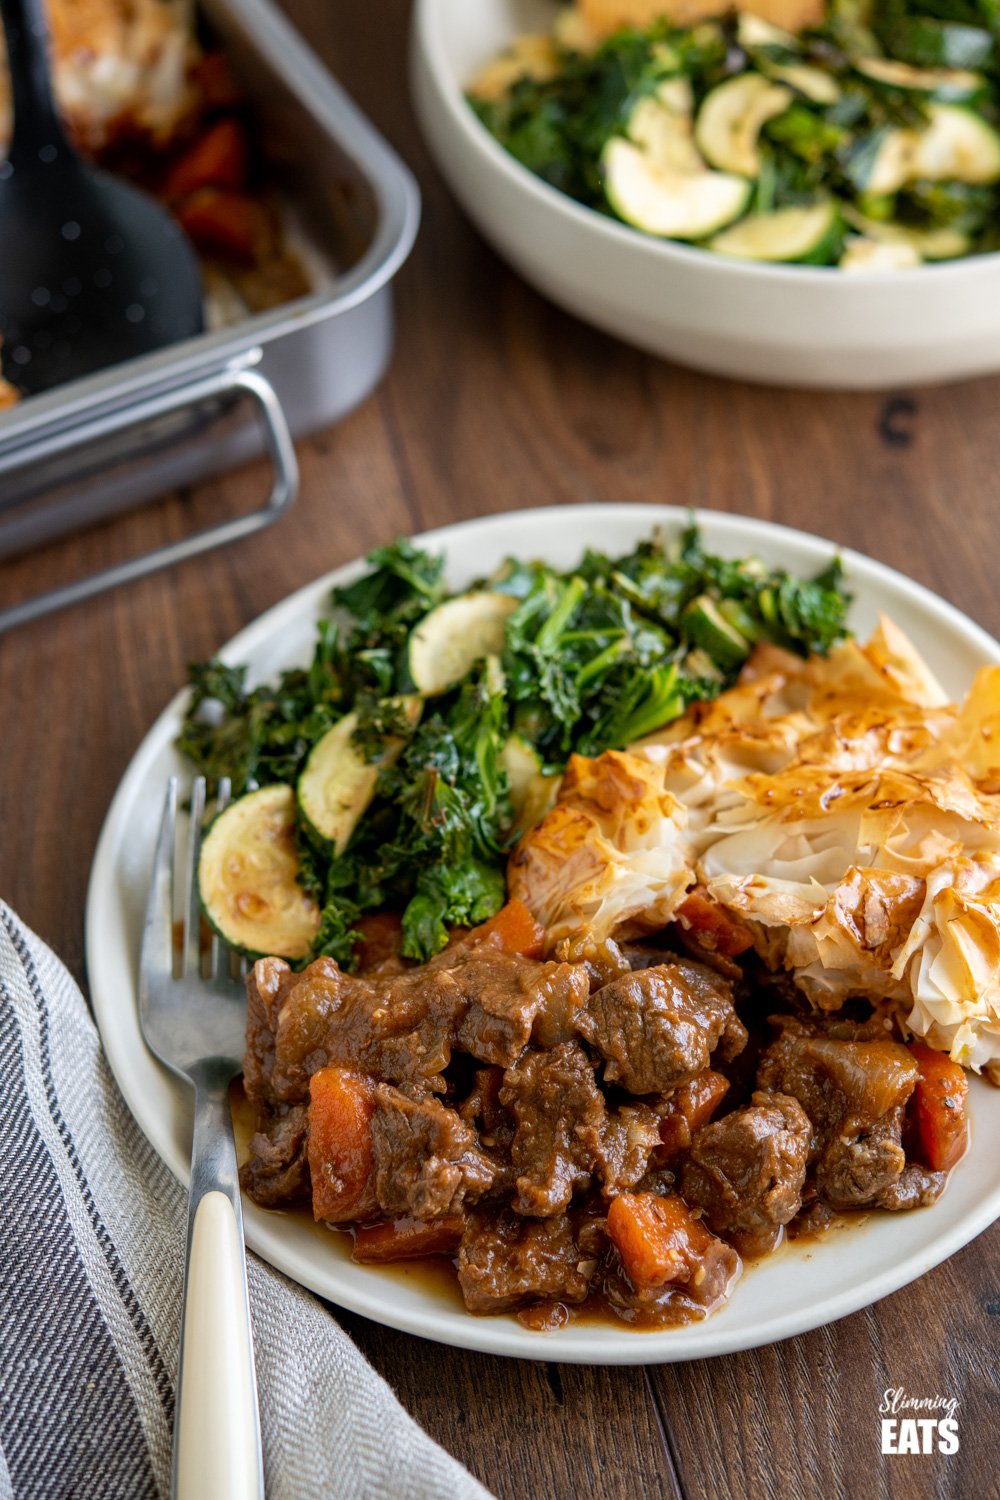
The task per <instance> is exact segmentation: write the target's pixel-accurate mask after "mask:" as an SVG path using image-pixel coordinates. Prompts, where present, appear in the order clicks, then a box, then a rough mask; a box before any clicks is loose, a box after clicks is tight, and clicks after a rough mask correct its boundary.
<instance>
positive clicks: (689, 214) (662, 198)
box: [602, 136, 752, 240]
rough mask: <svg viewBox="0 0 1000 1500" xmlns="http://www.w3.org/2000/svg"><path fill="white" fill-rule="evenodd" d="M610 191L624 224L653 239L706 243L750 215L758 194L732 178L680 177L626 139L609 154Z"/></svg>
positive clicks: (616, 141) (705, 173) (611, 145)
mask: <svg viewBox="0 0 1000 1500" xmlns="http://www.w3.org/2000/svg"><path fill="white" fill-rule="evenodd" d="M602 165H603V168H604V191H605V192H606V194H607V197H608V202H609V203H610V205H611V207H612V208H613V209H614V211H615V213H616V214H617V215H618V217H619V218H620V219H624V220H625V223H626V224H632V225H634V226H635V228H636V229H642V230H645V232H646V233H647V234H655V235H659V236H661V237H663V238H667V239H675V240H700V239H704V237H705V236H706V235H708V234H713V233H714V232H715V231H716V230H718V229H721V228H722V227H723V226H724V225H726V224H731V223H732V222H733V220H734V219H738V218H739V216H740V214H742V213H744V212H745V211H746V207H747V204H748V203H749V201H750V194H751V192H752V188H751V185H750V183H749V182H747V181H746V179H745V178H743V177H733V176H731V175H730V174H728V173H726V172H710V171H709V170H708V169H707V168H704V167H703V168H701V169H700V170H699V171H696V172H678V171H677V170H676V169H675V168H671V167H667V166H663V165H661V164H660V163H659V162H657V161H656V160H655V159H654V157H653V156H652V155H651V154H650V153H649V152H648V151H642V150H640V148H639V147H638V146H634V145H633V144H632V142H631V141H626V140H625V139H624V138H623V137H622V136H614V137H613V138H612V139H611V140H610V141H609V142H608V144H607V145H606V146H605V148H604V155H603V157H602Z"/></svg>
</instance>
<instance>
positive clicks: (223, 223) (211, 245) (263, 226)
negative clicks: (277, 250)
mask: <svg viewBox="0 0 1000 1500" xmlns="http://www.w3.org/2000/svg"><path fill="white" fill-rule="evenodd" d="M175 212H176V217H177V222H178V223H179V224H180V226H181V228H182V229H183V230H184V233H185V234H186V235H188V236H189V237H190V239H191V240H193V241H194V244H195V245H196V246H197V248H198V249H199V250H203V251H206V252H208V253H215V254H219V255H228V256H230V257H231V258H232V259H233V260H242V261H247V262H250V261H253V260H254V259H255V257H256V255H257V253H258V250H259V249H260V248H261V247H262V246H263V245H265V244H266V243H267V239H268V233H269V230H268V220H267V214H266V213H265V212H264V210H263V208H261V206H260V204H259V203H255V202H254V200H253V199H252V198H248V197H246V195H245V194H243V193H230V192H224V191H223V190H222V189H221V188H214V187H206V188H200V189H199V191H198V192H197V193H192V195H191V197H190V198H185V199H184V201H183V202H182V203H180V204H179V205H178V206H177V208H176V210H175Z"/></svg>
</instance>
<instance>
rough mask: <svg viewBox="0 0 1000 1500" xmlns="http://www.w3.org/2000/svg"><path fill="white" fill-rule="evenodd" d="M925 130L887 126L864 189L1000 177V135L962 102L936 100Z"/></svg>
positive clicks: (889, 189) (890, 189)
mask: <svg viewBox="0 0 1000 1500" xmlns="http://www.w3.org/2000/svg"><path fill="white" fill-rule="evenodd" d="M927 115H928V119H927V124H926V125H925V126H924V128H923V129H922V130H887V131H885V132H884V133H883V136H882V138H881V141H880V143H879V145H878V147H877V149H876V150H875V152H874V155H873V156H872V160H871V164H870V169H869V171H868V173H867V176H866V179H865V182H864V189H865V191H866V192H867V193H875V194H883V193H897V192H899V190H900V188H903V187H905V186H906V185H907V183H910V182H918V181H919V180H921V179H923V180H924V181H926V182H967V183H973V184H975V183H992V182H996V181H997V180H998V179H1000V136H998V135H997V132H996V131H995V130H994V129H993V127H992V126H991V125H987V123H986V121H985V120H984V119H983V118H982V116H981V115H978V114H976V113H975V111H974V110H971V109H966V108H965V106H964V105H961V104H930V105H928V108H927Z"/></svg>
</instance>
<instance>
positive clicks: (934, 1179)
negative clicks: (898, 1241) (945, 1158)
mask: <svg viewBox="0 0 1000 1500" xmlns="http://www.w3.org/2000/svg"><path fill="white" fill-rule="evenodd" d="M947 1180H948V1173H947V1172H929V1171H928V1170H927V1168H926V1167H918V1166H916V1165H914V1164H913V1163H910V1164H909V1165H907V1166H905V1167H904V1168H903V1170H902V1172H901V1173H900V1175H899V1176H898V1177H897V1178H896V1180H895V1182H894V1183H892V1184H891V1186H890V1187H887V1188H883V1190H882V1192H881V1193H879V1195H878V1198H877V1199H876V1202H877V1204H878V1206H879V1208H887V1209H890V1210H891V1211H892V1212H893V1213H902V1212H904V1211H905V1210H907V1209H911V1208H927V1207H929V1205H930V1204H932V1203H936V1202H937V1200H938V1199H939V1198H940V1196H941V1194H942V1193H943V1192H944V1185H945V1183H946V1182H947Z"/></svg>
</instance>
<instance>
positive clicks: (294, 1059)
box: [244, 958, 468, 1108]
mask: <svg viewBox="0 0 1000 1500" xmlns="http://www.w3.org/2000/svg"><path fill="white" fill-rule="evenodd" d="M247 988H248V995H249V997H250V1008H249V1017H250V1019H249V1021H248V1028H247V1055H246V1059H245V1062H244V1071H245V1076H246V1078H247V1092H248V1094H249V1096H250V1098H251V1099H252V1101H253V1102H254V1103H255V1104H256V1105H257V1107H258V1108H261V1106H262V1105H265V1106H266V1105H274V1104H295V1103H301V1102H304V1100H305V1098H306V1096H307V1094H308V1091H309V1079H310V1077H311V1076H312V1074H313V1073H315V1072H317V1071H318V1069H320V1068H323V1067H327V1066H328V1065H331V1064H335V1065H342V1066H345V1067H352V1068H356V1069H358V1070H359V1071H361V1072H365V1073H370V1074H372V1075H373V1076H374V1077H381V1078H385V1079H389V1080H391V1081H393V1082H403V1081H412V1082H420V1083H424V1084H429V1085H430V1086H432V1087H433V1086H440V1084H439V1077H440V1074H441V1073H442V1072H443V1070H444V1069H445V1068H446V1067H447V1065H448V1062H449V1060H450V1058H451V1051H452V1047H453V1045H454V1040H455V1033H456V1030H457V1027H458V1023H459V1020H460V1019H461V1017H462V1016H463V1015H464V1013H465V1009H466V1006H467V1004H468V999H467V996H466V994H465V992H464V990H463V988H462V986H461V983H460V982H459V979H458V978H456V976H455V973H454V972H452V971H448V970H429V969H426V968H425V969H415V970H413V971H411V972H409V973H406V974H399V975H390V976H386V977H382V978H374V977H373V978H368V979H356V978H354V977H353V976H351V975H350V974H345V973H343V972H342V970H341V969H340V968H339V966H338V965H337V964H336V963H335V962H334V960H333V959H332V958H320V959H317V960H316V962H315V963H312V964H310V965H309V967H308V968H307V969H304V970H303V971H302V973H301V974H292V973H291V972H290V970H289V969H288V966H287V964H285V963H284V962H283V961H282V960H281V959H261V960H260V961H258V963H256V964H255V965H254V968H253V971H252V973H251V976H250V980H249V982H248V987H247Z"/></svg>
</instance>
